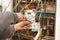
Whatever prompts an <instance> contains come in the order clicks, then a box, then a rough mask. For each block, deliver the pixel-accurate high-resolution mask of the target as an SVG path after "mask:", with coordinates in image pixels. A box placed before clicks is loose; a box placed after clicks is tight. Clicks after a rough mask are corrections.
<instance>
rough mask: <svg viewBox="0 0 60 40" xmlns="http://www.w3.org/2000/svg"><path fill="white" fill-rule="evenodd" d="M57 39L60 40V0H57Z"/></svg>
mask: <svg viewBox="0 0 60 40" xmlns="http://www.w3.org/2000/svg"><path fill="white" fill-rule="evenodd" d="M56 9H57V11H56V31H55V39H56V40H60V0H57V8H56Z"/></svg>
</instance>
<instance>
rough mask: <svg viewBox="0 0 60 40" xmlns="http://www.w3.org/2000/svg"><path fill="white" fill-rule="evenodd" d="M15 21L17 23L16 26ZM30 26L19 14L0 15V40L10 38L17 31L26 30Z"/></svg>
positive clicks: (7, 13) (5, 13) (6, 13)
mask: <svg viewBox="0 0 60 40" xmlns="http://www.w3.org/2000/svg"><path fill="white" fill-rule="evenodd" d="M17 21H18V22H19V23H17V24H16V22H17ZM30 24H31V22H29V21H25V16H24V15H23V14H21V13H11V12H4V13H0V40H4V39H6V38H9V37H11V36H12V35H13V34H14V32H16V31H18V30H24V29H27V27H28V25H30Z"/></svg>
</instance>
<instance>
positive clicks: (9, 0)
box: [0, 0, 13, 12]
mask: <svg viewBox="0 0 60 40" xmlns="http://www.w3.org/2000/svg"><path fill="white" fill-rule="evenodd" d="M1 2H3V3H2V6H3V9H2V10H3V12H4V11H8V12H9V11H10V12H11V11H12V7H13V0H3V1H2V0H0V3H1ZM5 9H6V10H5Z"/></svg>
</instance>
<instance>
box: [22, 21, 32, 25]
mask: <svg viewBox="0 0 60 40" xmlns="http://www.w3.org/2000/svg"><path fill="white" fill-rule="evenodd" d="M23 24H24V25H29V24H31V22H29V21H24V22H23Z"/></svg>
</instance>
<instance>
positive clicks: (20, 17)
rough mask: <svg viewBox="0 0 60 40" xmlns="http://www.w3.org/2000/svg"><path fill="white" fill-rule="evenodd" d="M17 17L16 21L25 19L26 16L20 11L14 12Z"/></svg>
mask: <svg viewBox="0 0 60 40" xmlns="http://www.w3.org/2000/svg"><path fill="white" fill-rule="evenodd" d="M16 14H17V17H18V22H21V21H23V20H25V19H26V17H25V16H24V15H23V14H22V13H16Z"/></svg>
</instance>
